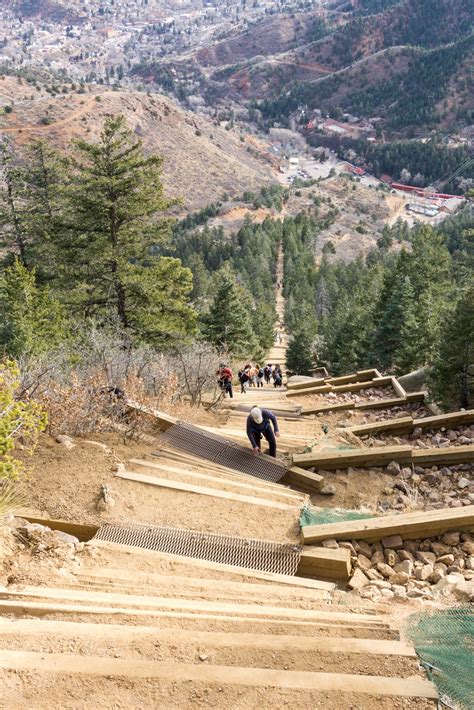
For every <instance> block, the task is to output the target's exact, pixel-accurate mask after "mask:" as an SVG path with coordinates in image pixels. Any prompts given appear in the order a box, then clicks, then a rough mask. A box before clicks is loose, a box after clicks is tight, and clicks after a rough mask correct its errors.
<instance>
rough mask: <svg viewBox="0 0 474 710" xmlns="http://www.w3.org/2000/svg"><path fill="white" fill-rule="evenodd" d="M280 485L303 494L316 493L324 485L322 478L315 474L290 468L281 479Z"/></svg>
mask: <svg viewBox="0 0 474 710" xmlns="http://www.w3.org/2000/svg"><path fill="white" fill-rule="evenodd" d="M281 483H287V484H289V485H290V486H294V487H295V488H298V489H299V490H301V491H304V492H305V493H318V492H319V491H320V490H321V488H322V487H323V485H324V478H323V477H322V476H320V475H319V474H317V473H312V472H311V471H305V470H304V469H303V468H298V466H292V467H291V468H289V469H288V471H287V472H286V474H285V475H284V476H283V478H282V479H281Z"/></svg>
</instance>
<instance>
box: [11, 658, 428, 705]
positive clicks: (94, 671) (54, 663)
mask: <svg viewBox="0 0 474 710" xmlns="http://www.w3.org/2000/svg"><path fill="white" fill-rule="evenodd" d="M0 668H3V669H5V670H12V671H28V672H30V673H32V672H33V673H34V672H35V671H36V672H41V673H54V674H57V673H62V674H74V675H81V674H83V675H88V676H97V677H107V678H111V677H112V678H113V677H117V678H118V677H121V678H128V679H132V678H139V679H157V680H159V681H160V682H162V683H163V682H166V681H168V682H172V683H189V682H198V683H205V684H216V685H219V686H221V685H225V684H227V685H237V686H242V687H261V688H265V689H266V690H267V691H268V690H269V689H272V688H280V689H292V690H314V691H321V692H323V691H324V692H337V693H345V692H349V693H360V694H362V695H369V696H370V695H382V696H386V697H409V698H417V697H418V698H432V699H436V698H437V697H438V695H437V692H436V690H435V688H434V686H433V685H432V683H430V682H429V681H426V680H423V679H421V678H387V677H380V676H369V675H362V676H358V675H350V674H342V673H341V674H339V673H312V672H309V671H285V672H284V673H282V672H281V671H280V670H266V669H265V670H264V669H259V668H242V667H238V666H217V665H216V666H212V665H204V664H200V665H191V664H187V665H186V664H180V663H166V662H161V661H138V660H134V659H126V660H124V659H116V658H113V659H112V658H105V657H103V656H97V657H95V656H90V657H84V656H77V655H63V654H53V653H43V654H41V653H35V652H31V651H0Z"/></svg>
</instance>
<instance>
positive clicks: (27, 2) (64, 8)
mask: <svg viewBox="0 0 474 710" xmlns="http://www.w3.org/2000/svg"><path fill="white" fill-rule="evenodd" d="M4 5H5V6H6V7H8V8H10V9H11V10H12V11H13V12H14V13H15V14H16V15H17V16H18V17H22V18H27V19H29V18H34V17H35V18H39V19H43V20H50V21H52V22H71V23H75V24H76V23H79V22H80V21H81V13H80V11H78V8H77V9H74V8H72V7H71V4H70V3H65V2H63V0H5V2H4Z"/></svg>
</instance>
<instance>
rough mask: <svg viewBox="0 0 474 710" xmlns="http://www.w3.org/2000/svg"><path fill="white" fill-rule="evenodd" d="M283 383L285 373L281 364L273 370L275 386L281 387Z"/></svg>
mask: <svg viewBox="0 0 474 710" xmlns="http://www.w3.org/2000/svg"><path fill="white" fill-rule="evenodd" d="M282 384H283V373H282V371H281V367H280V365H275V369H274V370H273V386H274V387H281V386H282Z"/></svg>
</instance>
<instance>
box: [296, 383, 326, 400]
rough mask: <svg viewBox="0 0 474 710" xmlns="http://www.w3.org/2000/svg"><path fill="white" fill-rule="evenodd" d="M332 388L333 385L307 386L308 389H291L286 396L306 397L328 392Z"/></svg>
mask: <svg viewBox="0 0 474 710" xmlns="http://www.w3.org/2000/svg"><path fill="white" fill-rule="evenodd" d="M332 389H333V387H332V385H319V386H318V387H307V388H306V389H301V390H295V391H293V390H291V391H288V392H287V393H286V396H287V397H290V398H292V399H293V398H294V397H304V396H305V395H309V394H312V395H315V394H326V393H327V392H332Z"/></svg>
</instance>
